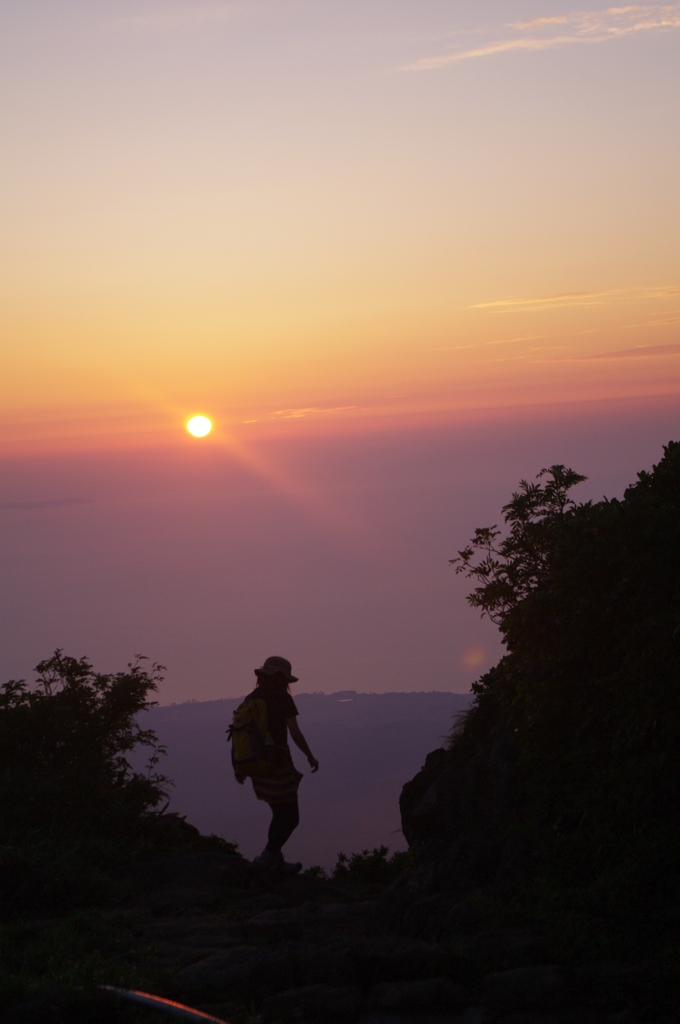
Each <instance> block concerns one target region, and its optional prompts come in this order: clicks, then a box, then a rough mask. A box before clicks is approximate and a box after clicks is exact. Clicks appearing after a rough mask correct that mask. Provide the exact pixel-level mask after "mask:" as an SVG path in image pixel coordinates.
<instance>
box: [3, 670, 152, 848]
mask: <svg viewBox="0 0 680 1024" xmlns="http://www.w3.org/2000/svg"><path fill="white" fill-rule="evenodd" d="M161 669H162V666H160V665H153V666H152V668H151V671H150V672H149V671H147V670H146V669H145V668H144V666H143V664H142V661H141V660H140V659H138V660H137V662H135V663H134V664H131V665H128V667H127V671H125V672H118V673H116V674H115V675H105V674H102V673H99V672H95V671H94V669H93V668H92V666H91V664H90V663H89V661H88V660H87V658H80V659H76V658H69V657H66V656H64V655H63V654H62V652H61V651H60V650H57V651H55V653H54V655H53V656H52V657H51V658H49V659H48V660H47V661H42V662H40V664H39V665H38V666H37V668H36V672H37V673H38V679H37V682H36V685H35V686H33V687H29V686H28V685H27V684H26V683H25V682H24V681H23V680H20V681H18V682H17V681H14V680H12V681H10V682H9V683H5V684H4V685H3V686H2V687H0V827H2V831H3V834H4V836H5V837H7V838H10V841H11V839H12V838H14V837H15V838H21V839H22V840H25V839H26V837H27V836H29V835H31V834H34V835H35V836H44V835H46V834H47V835H54V834H58V833H62V834H68V835H86V836H88V837H89V838H92V837H93V836H100V837H104V836H106V837H111V838H114V839H116V840H120V839H121V837H123V836H131V835H133V834H138V833H139V830H140V826H141V825H142V824H143V823H144V819H145V817H146V816H148V815H149V814H150V813H151V812H152V811H153V809H154V808H156V807H157V806H158V804H159V803H160V802H161V800H162V799H163V797H164V796H165V795H166V793H165V789H164V787H165V785H166V784H167V782H168V780H167V779H166V778H165V776H163V775H160V774H158V772H157V771H156V770H155V766H156V764H157V762H158V756H159V754H160V753H161V752H162V748H160V747H159V745H158V742H157V740H156V736H155V734H154V733H153V732H152V731H151V730H150V729H147V730H144V729H142V728H141V727H140V725H139V724H138V721H137V716H138V715H139V713H140V712H141V711H143V710H145V709H146V708H149V707H151V706H152V704H153V702H152V701H150V700H149V699H148V695H149V693H150V692H153V691H155V690H156V688H157V685H158V682H159V681H160V679H161V678H162V677H161V675H160V672H161ZM138 744H144V745H147V746H149V747H150V749H151V757H150V760H149V765H148V772H147V774H141V773H140V772H134V771H133V770H132V769H131V767H130V765H129V764H128V762H127V760H126V754H128V753H129V752H130V751H131V750H133V749H134V748H135V747H136V746H137V745H138Z"/></svg>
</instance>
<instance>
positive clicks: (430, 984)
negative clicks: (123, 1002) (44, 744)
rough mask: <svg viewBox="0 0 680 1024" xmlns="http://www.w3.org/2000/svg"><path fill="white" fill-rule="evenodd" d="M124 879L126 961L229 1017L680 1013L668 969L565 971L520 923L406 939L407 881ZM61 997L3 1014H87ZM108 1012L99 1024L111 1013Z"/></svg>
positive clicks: (599, 1017) (187, 862) (479, 1019)
mask: <svg viewBox="0 0 680 1024" xmlns="http://www.w3.org/2000/svg"><path fill="white" fill-rule="evenodd" d="M125 875H126V879H127V880H128V881H129V882H131V883H132V884H133V890H131V892H130V894H129V895H128V897H127V898H126V900H125V902H124V904H123V905H122V906H120V907H118V908H117V909H116V911H115V912H111V913H110V920H111V921H112V922H113V920H114V918H115V920H116V921H117V925H120V923H121V922H124V925H125V928H126V929H127V930H128V933H129V936H130V941H129V945H128V948H127V949H126V950H123V951H122V952H121V956H122V958H123V959H125V958H126V957H127V958H128V959H132V960H135V961H137V962H140V961H143V965H144V973H145V977H146V978H148V979H151V980H150V982H149V983H148V987H149V988H151V989H152V990H153V991H154V992H155V993H156V994H159V995H163V996H165V997H170V998H172V999H175V1000H178V1001H180V1002H182V1003H185V1004H188V1005H189V1006H192V1007H196V1008H198V1009H200V1010H202V1011H204V1012H206V1013H209V1014H212V1015H214V1016H216V1017H219V1018H221V1019H224V1020H227V1021H230V1022H233V1024H248V1022H253V1021H255V1020H261V1021H262V1022H263V1024H270V1022H271V1024H275V1022H282V1024H289V1022H291V1024H292V1022H306V1021H309V1022H317V1021H318V1022H332V1024H344V1022H347V1024H454V1022H455V1024H484V1022H489V1024H492V1022H498V1024H567V1022H571V1021H574V1022H577V1021H578V1022H584V1024H586V1022H592V1024H605V1022H611V1024H614V1022H622V1024H623V1022H628V1021H630V1022H637V1021H647V1020H668V1021H671V1020H677V1019H678V1016H677V1015H674V1014H673V1013H671V1012H670V1011H669V1010H668V1008H664V1007H663V1006H662V1005H656V1002H655V997H654V993H655V991H656V988H655V985H654V984H651V985H650V983H649V976H650V970H652V971H653V970H656V971H657V973H658V965H657V966H656V967H654V968H652V967H650V965H649V964H628V965H622V964H586V965H570V966H563V965H560V964H557V963H554V962H553V961H552V960H551V958H550V949H549V944H548V943H547V940H545V939H544V938H542V937H541V936H540V935H537V934H535V933H534V932H532V931H531V930H530V929H527V928H521V927H513V928H496V929H488V927H487V928H485V929H481V930H479V929H475V927H474V926H470V925H469V924H468V926H467V927H466V928H465V930H464V933H462V932H461V933H459V934H451V935H449V936H448V937H447V938H445V939H444V938H441V937H440V939H439V940H438V941H433V940H428V939H427V938H425V937H422V934H425V932H424V930H423V929H422V928H421V929H420V931H421V933H422V934H421V937H419V936H418V935H417V934H414V929H413V928H412V927H411V928H410V929H409V931H410V934H405V933H404V929H402V928H400V927H398V926H395V923H394V921H395V908H397V907H398V905H399V903H400V900H401V890H400V885H399V883H397V884H396V886H393V887H392V888H391V889H390V888H388V889H387V890H385V889H380V888H378V887H375V886H371V885H368V884H361V883H352V882H342V883H340V882H334V881H330V880H328V879H325V878H322V877H318V876H317V875H315V874H313V873H307V874H302V875H300V876H298V877H296V878H292V879H289V880H286V881H282V882H279V883H277V884H274V885H265V884H263V883H262V881H258V880H257V879H255V878H253V876H252V875H251V873H250V868H249V865H248V862H247V861H244V860H243V859H242V858H240V857H238V856H234V855H230V854H227V853H220V852H208V853H200V854H191V855H186V856H182V857H174V858H170V859H166V860H163V861H158V862H148V863H143V864H136V865H134V866H131V867H129V868H127V869H126V871H125ZM402 888H403V883H402ZM430 899H436V896H435V897H430ZM396 917H397V918H398V914H397V915H396ZM390 922H392V923H390ZM416 931H417V930H416ZM425 931H426V930H425ZM657 987H658V985H657ZM50 998H52V1003H50ZM55 999H56V1002H57V1003H58V1002H59V999H57V997H56V996H52V997H50V996H49V995H48V996H42V997H40V998H39V999H37V1000H33V1001H31V1002H30V1003H24V1004H22V1005H20V1006H16V1007H15V1008H14V1009H13V1010H11V1011H9V1012H8V1015H7V1017H6V1020H7V1022H8V1024H11V1022H14V1024H18V1022H19V1021H21V1022H24V1024H28V1022H31V1024H32V1022H42V1021H45V1022H47V1021H48V1020H49V1021H62V1020H63V1021H70V1020H74V1021H75V1020H76V1019H78V1020H80V1019H82V1020H85V1019H87V1020H89V1019H90V1018H89V1017H85V1016H78V1015H77V1014H75V1013H74V1014H73V1015H72V1016H70V1015H69V1012H68V1010H67V1009H66V1008H65V1007H64V1005H62V1008H61V1010H59V1009H58V1006H57V1005H56V1003H55ZM41 1000H42V1001H41ZM61 1002H62V1004H63V995H62V997H61ZM108 1012H109V1011H107V1014H108ZM110 1012H113V1011H110ZM115 1012H118V1011H115ZM121 1012H123V1011H121ZM125 1012H129V1011H127V1010H126V1011H125ZM134 1013H135V1016H134V1020H139V1021H143V1020H151V1019H153V1020H160V1019H161V1018H160V1017H157V1016H156V1015H155V1014H154V1015H152V1016H149V1014H148V1011H144V1010H135V1011H134ZM107 1014H104V1013H103V1012H102V1013H101V1015H100V1017H97V1016H95V1018H94V1019H101V1020H104V1019H105V1018H106V1019H114V1018H110V1017H108V1016H107ZM115 1019H119V1018H117V1017H116V1018H115ZM120 1019H122V1018H120ZM125 1019H126V1020H127V1019H132V1018H131V1017H125ZM167 1019H169V1018H167Z"/></svg>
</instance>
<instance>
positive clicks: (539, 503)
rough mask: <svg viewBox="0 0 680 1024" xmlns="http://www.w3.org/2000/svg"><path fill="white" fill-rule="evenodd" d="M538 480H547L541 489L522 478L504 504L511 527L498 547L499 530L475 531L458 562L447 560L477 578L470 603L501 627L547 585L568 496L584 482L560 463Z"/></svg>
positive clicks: (570, 501)
mask: <svg viewBox="0 0 680 1024" xmlns="http://www.w3.org/2000/svg"><path fill="white" fill-rule="evenodd" d="M543 476H547V477H548V481H547V483H546V484H545V485H544V486H543V485H541V484H530V483H528V482H527V481H526V480H521V481H520V484H519V490H518V491H515V493H514V494H513V495H512V499H511V500H510V501H509V502H508V504H507V505H504V506H503V514H504V518H505V522H506V523H508V524H509V525H510V532H509V534H508V536H507V537H505V538H504V539H503V540H501V541H500V543H499V542H498V538H499V537H500V535H501V531H500V530H499V529H497V527H496V526H485V527H480V528H478V529H477V530H475V534H474V537H473V538H472V540H471V541H470V544H469V545H468V546H467V547H466V548H463V550H462V551H459V552H458V558H453V559H451V565H455V566H456V572H457V573H460V572H464V573H466V575H467V576H468V577H474V578H475V579H477V580H479V584H480V585H479V586H478V587H476V588H475V590H474V591H473V592H472V593H471V594H470V595H469V596H468V601H469V603H470V604H471V605H472V607H473V608H481V609H482V615H488V616H489V618H490V619H491V621H492V622H495V623H496V624H497V625H499V626H500V627H501V629H503V625H504V623H505V621H506V619H507V616H508V614H509V613H510V612H511V611H512V610H513V609H514V608H516V607H517V605H518V604H519V603H520V602H521V601H523V600H524V599H525V598H526V597H528V596H529V594H531V593H533V592H534V591H535V590H537V589H538V588H539V587H541V586H542V585H544V584H545V583H546V582H547V581H548V579H549V577H550V558H551V555H552V553H553V551H554V550H555V547H556V546H557V545H558V544H559V541H560V538H561V537H562V535H563V533H564V530H565V522H566V520H565V514H566V512H567V511H568V510H569V509H571V508H573V507H574V506H575V502H574V501H573V499H572V498H570V497H569V494H568V492H569V490H570V489H571V488H572V487H574V485H575V484H579V483H582V481H584V480H586V479H587V477H585V476H580V474H578V473H575V472H574V470H573V469H566V468H565V467H564V466H561V465H555V466H551V467H550V468H549V469H542V470H541V472H540V473H539V474H538V476H537V478H536V479H537V480H540V479H541V477H543ZM480 551H481V552H483V557H482V558H481V559H480V561H478V562H477V563H476V564H474V563H473V561H472V559H473V558H474V555H475V553H476V552H480Z"/></svg>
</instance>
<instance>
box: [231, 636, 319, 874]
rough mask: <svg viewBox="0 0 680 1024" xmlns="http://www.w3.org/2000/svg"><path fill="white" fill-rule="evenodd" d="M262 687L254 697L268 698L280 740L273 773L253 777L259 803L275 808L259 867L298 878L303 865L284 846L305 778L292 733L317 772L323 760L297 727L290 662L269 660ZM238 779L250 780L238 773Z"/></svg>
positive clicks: (296, 819)
mask: <svg viewBox="0 0 680 1024" xmlns="http://www.w3.org/2000/svg"><path fill="white" fill-rule="evenodd" d="M255 675H256V676H257V684H256V687H255V689H254V690H253V692H252V693H250V694H249V695H248V697H246V700H249V699H259V700H263V701H264V702H265V704H266V707H267V727H268V729H269V735H270V736H271V738H272V740H273V742H274V750H273V757H272V767H271V770H270V771H269V772H268V773H267V774H266V775H253V776H252V780H253V789H254V791H255V796H256V797H257V799H258V800H264V801H265V802H266V803H268V804H269V806H270V807H271V810H272V820H271V824H270V826H269V836H268V839H267V845H266V846H265V848H264V850H263V851H262V853H261V854H260V855H259V857H256V858H255V860H254V861H253V864H254V865H255V866H256V867H257V868H260V869H262V870H265V871H267V872H271V873H273V874H282V875H294V874H297V872H298V871H300V870H301V869H302V864H299V863H298V864H288V863H287V862H286V861H285V860H284V858H283V852H282V850H283V846H284V844H285V843H286V842H287V841H288V839H290V837H291V835H292V833H293V832H294V831H295V829H296V828H297V826H298V825H299V823H300V811H299V807H298V798H297V791H298V786H299V784H300V779H301V778H302V774H301V773H300V772H299V771H298V770H297V768H296V767H295V765H294V764H293V759H292V758H291V756H290V747H289V746H288V734H289V733H290V737H291V739H292V740H293V743H295V745H296V746H297V747H299V749H300V750H301V751H302V753H303V754H304V755H305V757H306V758H307V760H308V761H309V764H310V767H311V769H312V772H317V771H318V770H319V762H318V761H317V759H316V758H315V757H314V755H313V754H312V752H311V750H310V749H309V746H308V744H307V740H306V739H305V738H304V736H303V735H302V733H301V731H300V727H299V725H298V723H297V716H298V709H297V708H296V706H295V701H294V700H293V697H292V696H291V693H290V684H291V683H297V681H298V678H297V676H294V675H293V672H292V667H291V664H290V662H289V661H288V660H287V658H279V657H276V656H274V657H271V658H267V660H266V661H265V662H264V664H263V665H262V666H261V667H260V668H256V669H255ZM236 781H237V782H239V783H241V785H242V784H243V782H244V781H245V779H244V778H243V777H241V776H239V775H238V772H237V773H236Z"/></svg>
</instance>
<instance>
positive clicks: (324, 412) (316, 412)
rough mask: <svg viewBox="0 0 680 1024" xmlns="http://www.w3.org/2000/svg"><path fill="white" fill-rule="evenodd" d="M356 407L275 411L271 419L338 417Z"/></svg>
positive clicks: (311, 407)
mask: <svg viewBox="0 0 680 1024" xmlns="http://www.w3.org/2000/svg"><path fill="white" fill-rule="evenodd" d="M357 408H358V406H356V405H338V406H335V407H334V408H332V409H328V408H323V407H319V406H307V407H306V408H304V409H277V410H276V412H273V413H272V414H271V415H272V419H280V420H301V419H305V418H306V417H307V416H313V417H317V416H338V415H340V413H343V412H351V411H352V410H353V409H357Z"/></svg>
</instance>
